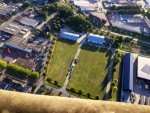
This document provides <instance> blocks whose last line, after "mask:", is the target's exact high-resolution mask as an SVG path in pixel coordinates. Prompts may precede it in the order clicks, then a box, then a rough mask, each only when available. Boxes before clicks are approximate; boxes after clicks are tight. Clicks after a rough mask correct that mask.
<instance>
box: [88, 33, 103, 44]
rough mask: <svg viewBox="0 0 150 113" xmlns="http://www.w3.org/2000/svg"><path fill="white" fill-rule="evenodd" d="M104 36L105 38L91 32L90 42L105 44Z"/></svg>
mask: <svg viewBox="0 0 150 113" xmlns="http://www.w3.org/2000/svg"><path fill="white" fill-rule="evenodd" d="M104 38H105V37H104V36H100V35H95V34H89V36H88V42H92V43H98V44H103V42H104Z"/></svg>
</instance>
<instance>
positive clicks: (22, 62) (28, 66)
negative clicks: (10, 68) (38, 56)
mask: <svg viewBox="0 0 150 113" xmlns="http://www.w3.org/2000/svg"><path fill="white" fill-rule="evenodd" d="M15 64H17V65H19V66H21V67H23V68H26V69H29V70H33V69H34V67H35V63H34V62H32V61H29V60H25V59H22V58H18V59H17V60H16V61H15Z"/></svg>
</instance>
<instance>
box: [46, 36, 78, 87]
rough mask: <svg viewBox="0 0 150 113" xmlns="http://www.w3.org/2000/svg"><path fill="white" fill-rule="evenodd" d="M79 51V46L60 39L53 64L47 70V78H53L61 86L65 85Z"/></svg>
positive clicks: (53, 57)
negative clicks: (69, 70)
mask: <svg viewBox="0 0 150 113" xmlns="http://www.w3.org/2000/svg"><path fill="white" fill-rule="evenodd" d="M77 49H78V44H75V43H74V42H71V41H67V40H63V39H61V40H60V39H59V40H58V41H57V42H56V45H55V49H54V54H53V55H52V59H51V63H50V64H49V65H48V68H47V78H51V79H52V81H57V82H58V83H59V84H61V85H63V83H64V81H65V79H66V75H67V73H68V69H69V67H70V65H71V62H72V60H73V59H74V56H75V54H76V52H77Z"/></svg>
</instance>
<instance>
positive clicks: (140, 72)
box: [137, 56, 150, 80]
mask: <svg viewBox="0 0 150 113" xmlns="http://www.w3.org/2000/svg"><path fill="white" fill-rule="evenodd" d="M137 77H138V78H141V79H144V80H150V58H149V57H144V56H138V58H137Z"/></svg>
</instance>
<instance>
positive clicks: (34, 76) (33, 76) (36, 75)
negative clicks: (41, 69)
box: [29, 71, 40, 79]
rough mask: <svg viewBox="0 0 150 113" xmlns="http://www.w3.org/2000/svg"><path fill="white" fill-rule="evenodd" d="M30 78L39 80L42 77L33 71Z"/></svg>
mask: <svg viewBox="0 0 150 113" xmlns="http://www.w3.org/2000/svg"><path fill="white" fill-rule="evenodd" d="M29 77H30V78H32V79H38V78H39V77H40V75H39V73H38V72H35V71H33V72H31V73H30V76H29Z"/></svg>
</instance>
